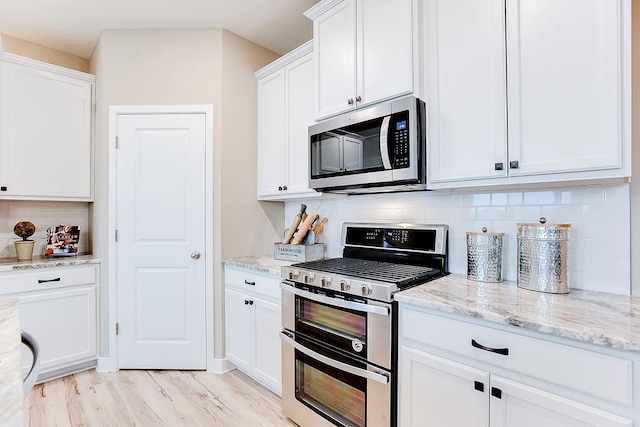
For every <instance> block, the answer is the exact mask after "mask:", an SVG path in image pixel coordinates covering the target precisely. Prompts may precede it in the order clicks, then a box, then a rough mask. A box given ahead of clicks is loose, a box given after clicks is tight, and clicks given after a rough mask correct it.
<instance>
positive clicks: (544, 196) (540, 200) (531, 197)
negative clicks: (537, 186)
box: [524, 191, 559, 205]
mask: <svg viewBox="0 0 640 427" xmlns="http://www.w3.org/2000/svg"><path fill="white" fill-rule="evenodd" d="M556 196H558V194H557V193H556V192H555V191H532V192H530V193H524V204H525V205H553V204H555V203H557V199H558V198H559V197H556Z"/></svg>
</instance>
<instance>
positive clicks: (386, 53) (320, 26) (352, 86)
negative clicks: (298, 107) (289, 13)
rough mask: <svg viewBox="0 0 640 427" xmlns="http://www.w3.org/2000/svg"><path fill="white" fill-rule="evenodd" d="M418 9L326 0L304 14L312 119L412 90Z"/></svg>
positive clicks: (381, 1) (378, 1) (408, 0)
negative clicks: (311, 57) (309, 22)
mask: <svg viewBox="0 0 640 427" xmlns="http://www.w3.org/2000/svg"><path fill="white" fill-rule="evenodd" d="M419 4H420V2H419V1H416V0H395V1H391V2H390V1H388V0H324V1H321V2H320V3H318V4H317V5H316V6H314V7H313V8H311V9H309V10H308V11H307V12H306V13H305V15H306V16H307V17H308V18H310V19H313V37H314V51H315V102H314V115H315V118H316V119H322V118H325V117H328V116H332V115H335V114H338V113H341V112H344V111H348V110H350V109H353V108H358V107H361V106H364V105H367V104H371V103H375V102H377V101H380V100H383V99H387V98H392V97H395V96H399V95H403V94H407V93H411V92H412V91H414V85H413V75H414V65H416V64H417V62H414V56H415V54H414V51H417V49H416V48H417V46H418V43H417V42H415V41H416V40H417V39H418V37H417V34H418V22H419V19H418V13H417V10H418V9H419Z"/></svg>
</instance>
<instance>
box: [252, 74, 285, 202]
mask: <svg viewBox="0 0 640 427" xmlns="http://www.w3.org/2000/svg"><path fill="white" fill-rule="evenodd" d="M284 84H285V82H284V70H279V71H277V72H275V73H273V74H271V75H269V76H267V77H265V78H264V79H261V80H259V81H258V100H259V103H258V129H259V132H258V197H261V196H267V195H273V194H278V192H281V191H282V186H283V185H284V183H285V91H284Z"/></svg>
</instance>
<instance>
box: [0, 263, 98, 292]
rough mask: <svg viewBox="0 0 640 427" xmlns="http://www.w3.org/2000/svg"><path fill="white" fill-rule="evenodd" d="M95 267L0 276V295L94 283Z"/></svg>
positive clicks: (51, 269) (53, 269) (52, 269)
mask: <svg viewBox="0 0 640 427" xmlns="http://www.w3.org/2000/svg"><path fill="white" fill-rule="evenodd" d="M96 272H97V268H96V266H83V267H70V268H43V269H39V270H37V271H28V272H18V273H14V272H10V273H2V274H0V295H8V294H15V293H23V292H31V291H42V290H47V289H57V288H64V287H68V286H80V285H91V284H94V283H96V277H97V274H96Z"/></svg>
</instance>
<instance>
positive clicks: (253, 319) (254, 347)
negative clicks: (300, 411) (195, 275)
mask: <svg viewBox="0 0 640 427" xmlns="http://www.w3.org/2000/svg"><path fill="white" fill-rule="evenodd" d="M225 283H226V287H225V294H226V297H225V299H226V310H225V311H226V345H227V360H228V361H229V362H231V363H233V364H234V365H235V366H236V367H237V368H238V369H240V370H241V371H243V372H244V373H246V374H247V375H249V376H250V377H252V378H253V379H255V380H256V381H258V382H260V383H261V384H263V385H264V386H266V387H268V388H269V389H271V390H272V391H274V392H275V393H277V394H278V395H280V394H281V393H282V386H281V381H282V380H281V372H282V368H281V357H280V354H281V350H280V330H281V327H282V320H281V313H280V285H279V283H280V280H279V279H278V277H277V276H274V275H268V274H260V273H256V272H254V271H250V270H246V269H243V268H237V267H231V266H226V267H225Z"/></svg>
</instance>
